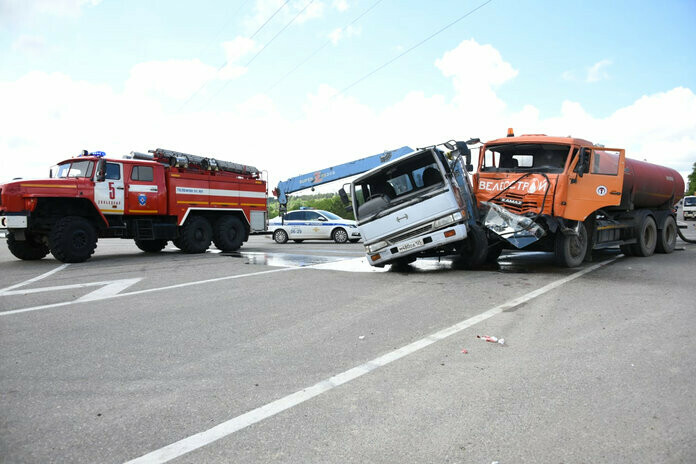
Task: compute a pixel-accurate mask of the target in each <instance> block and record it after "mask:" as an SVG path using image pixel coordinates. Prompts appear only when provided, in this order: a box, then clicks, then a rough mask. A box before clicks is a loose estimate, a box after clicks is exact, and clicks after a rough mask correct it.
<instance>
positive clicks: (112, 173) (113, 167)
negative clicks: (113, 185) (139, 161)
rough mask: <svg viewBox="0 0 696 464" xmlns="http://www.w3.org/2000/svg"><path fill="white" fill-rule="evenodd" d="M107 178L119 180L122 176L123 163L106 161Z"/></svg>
mask: <svg viewBox="0 0 696 464" xmlns="http://www.w3.org/2000/svg"><path fill="white" fill-rule="evenodd" d="M106 178H107V179H109V180H119V179H120V178H121V165H120V164H116V163H106Z"/></svg>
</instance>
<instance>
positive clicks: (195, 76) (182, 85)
mask: <svg viewBox="0 0 696 464" xmlns="http://www.w3.org/2000/svg"><path fill="white" fill-rule="evenodd" d="M222 48H223V50H224V52H225V56H226V62H227V64H226V66H225V67H224V68H222V69H220V70H218V69H216V68H215V67H213V66H210V65H207V64H205V63H202V62H201V61H200V60H198V59H195V60H168V61H149V62H145V63H139V64H137V65H135V66H133V67H132V68H131V72H130V77H129V78H128V81H126V85H125V89H126V90H125V92H126V94H127V95H137V96H144V95H148V96H151V97H166V98H173V99H178V100H184V99H187V98H189V97H190V96H191V95H193V94H194V93H195V92H197V91H198V90H199V89H201V87H202V86H204V85H205V84H207V83H208V82H211V81H213V80H230V79H235V78H237V77H240V76H242V75H243V74H245V73H246V71H247V68H246V67H244V66H241V65H238V64H237V62H238V61H239V60H240V59H241V58H243V57H244V56H246V55H247V54H249V53H251V52H253V51H254V50H256V49H257V48H258V46H257V44H256V43H255V42H254V41H253V40H250V39H247V38H244V37H237V38H235V39H234V40H230V41H228V42H224V43H223V44H222Z"/></svg>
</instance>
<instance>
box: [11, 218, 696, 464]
mask: <svg viewBox="0 0 696 464" xmlns="http://www.w3.org/2000/svg"><path fill="white" fill-rule="evenodd" d="M691 224H692V225H691V227H692V228H693V223H691ZM690 233H691V235H696V229H693V230H692V231H690ZM678 246H679V247H680V248H681V249H680V250H678V251H675V252H674V253H672V254H670V255H655V256H652V257H650V258H625V257H622V256H620V255H619V254H618V251H614V252H608V253H606V254H604V255H600V256H596V257H595V258H596V260H595V262H593V263H589V264H586V265H584V266H583V267H582V268H580V269H573V270H569V269H559V268H556V267H555V266H553V264H552V259H551V256H550V255H547V254H543V253H532V254H529V253H527V254H514V255H503V256H502V257H501V258H500V260H499V264H498V265H497V266H492V267H490V268H489V269H486V270H483V271H477V272H472V271H464V270H456V269H453V268H452V267H451V265H450V263H448V262H446V261H442V262H437V261H435V260H424V261H419V262H418V263H417V264H415V265H414V266H411V267H410V268H408V269H406V270H402V271H395V270H391V269H388V268H386V269H385V270H383V271H380V272H375V270H374V269H372V268H370V267H369V266H368V265H367V264H366V263H365V262H364V261H361V256H362V245H361V244H355V245H352V244H349V245H336V244H332V243H322V242H305V243H302V244H286V245H277V244H275V243H273V242H272V241H271V240H269V239H267V238H265V237H252V239H251V241H250V242H249V243H248V244H247V245H246V246H245V247H244V248H243V250H242V253H239V254H222V253H215V252H209V253H206V254H203V255H185V254H182V253H180V252H178V251H175V250H174V249H167V250H165V251H164V252H163V253H161V254H156V255H150V254H145V253H141V252H140V251H139V250H138V249H137V248H136V247H135V246H134V245H133V244H132V243H131V242H128V241H119V240H102V241H100V243H99V247H98V249H97V252H96V254H95V256H94V257H93V259H91V260H90V261H88V262H86V263H83V264H71V265H68V266H62V265H61V263H59V262H57V261H55V260H53V259H52V258H51V257H50V256H49V257H48V258H46V259H44V260H41V261H38V262H22V261H19V260H16V259H14V258H13V257H12V256H11V255H10V254H9V252H8V251H7V249H6V248H5V247H4V246H2V247H0V271H1V272H0V353H1V354H0V374H1V375H0V459H1V460H2V462H11V463H15V462H28V463H45V462H85V463H96V462H99V463H111V462H114V463H118V462H126V461H129V460H133V459H137V458H142V459H141V460H140V461H137V462H165V461H166V460H167V459H170V458H172V459H173V462H192V463H199V462H245V463H252V462H253V463H256V462H259V463H345V462H356V463H357V462H360V463H365V462H380V463H381V462H385V463H404V462H413V463H469V462H471V463H486V464H489V463H491V462H493V461H499V462H500V463H501V464H503V463H540V462H559V463H560V462H563V463H589V462H613V463H617V462H618V463H622V462H625V463H656V462H660V463H681V462H683V463H693V462H696V412H695V411H696V408H694V405H695V404H696V389H695V388H694V380H693V379H694V378H696V341H695V340H696V339H695V338H694V333H696V317H695V316H694V311H695V310H696V303H695V302H694V301H695V299H696V298H695V297H696V288H695V286H694V282H695V280H694V276H695V275H696V245H686V244H683V243H682V242H681V241H679V243H678ZM477 335H493V336H497V337H503V338H504V339H505V343H504V344H502V345H501V344H495V343H487V342H484V341H482V340H480V339H477V338H476V336H477ZM464 350H466V353H465V352H463V351H464Z"/></svg>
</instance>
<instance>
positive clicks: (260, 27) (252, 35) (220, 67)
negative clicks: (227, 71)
mask: <svg viewBox="0 0 696 464" xmlns="http://www.w3.org/2000/svg"><path fill="white" fill-rule="evenodd" d="M312 1H314V0H312ZM246 3H247V2H244V3H242V5H244V4H246ZM288 3H290V0H285V3H283V4H282V5H280V6H279V7H278V9H277V10H275V11H274V12H273V14H272V15H271V16H269V17H268V19H266V21H264V23H263V24H261V25H260V26H259V27H258V28H257V29H256V31H254V33H253V34H251V35H250V36H249V40H251V39H253V38H254V36H256V34H258V33H259V32H260V31H261V29H263V28H264V27H265V26H266V24H268V23H269V22H270V21H271V19H273V18H274V17H275V15H277V14H278V13H279V12H280V10H282V9H283V8H285V5H287V4H288ZM239 9H241V6H240V7H239V8H238V9H237V11H239ZM235 14H236V11H235ZM228 64H229V62H228V61H227V60H225V62H224V63H222V64H221V65H220V66H218V68H217V70H216V71H215V74H216V75H217V74H218V73H219V72H220V71H222V70H223V69H224V68H225V66H227V65H228ZM209 81H210V79H206V80H205V81H204V82H203V84H201V86H200V87H198V88H197V89H196V91H195V92H193V93H192V94H191V96H190V97H189V98H188V99H187V100H186V101H185V102H184V103H183V104H182V105H181V106H180V107H179V109H178V110H177V111H176V112H177V113H178V112H180V111H181V110H183V109H184V107H185V106H186V105H188V104H189V103H190V102H191V100H193V98H194V97H195V96H196V95H198V93H199V92H200V91H201V90H203V87H205V86H206V85H207V84H208V82H209Z"/></svg>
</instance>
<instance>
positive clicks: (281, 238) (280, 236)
mask: <svg viewBox="0 0 696 464" xmlns="http://www.w3.org/2000/svg"><path fill="white" fill-rule="evenodd" d="M273 240H275V241H276V243H280V244H283V243H285V242H287V241H288V233H287V232H285V231H284V230H283V229H278V230H276V231H275V232H273Z"/></svg>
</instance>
